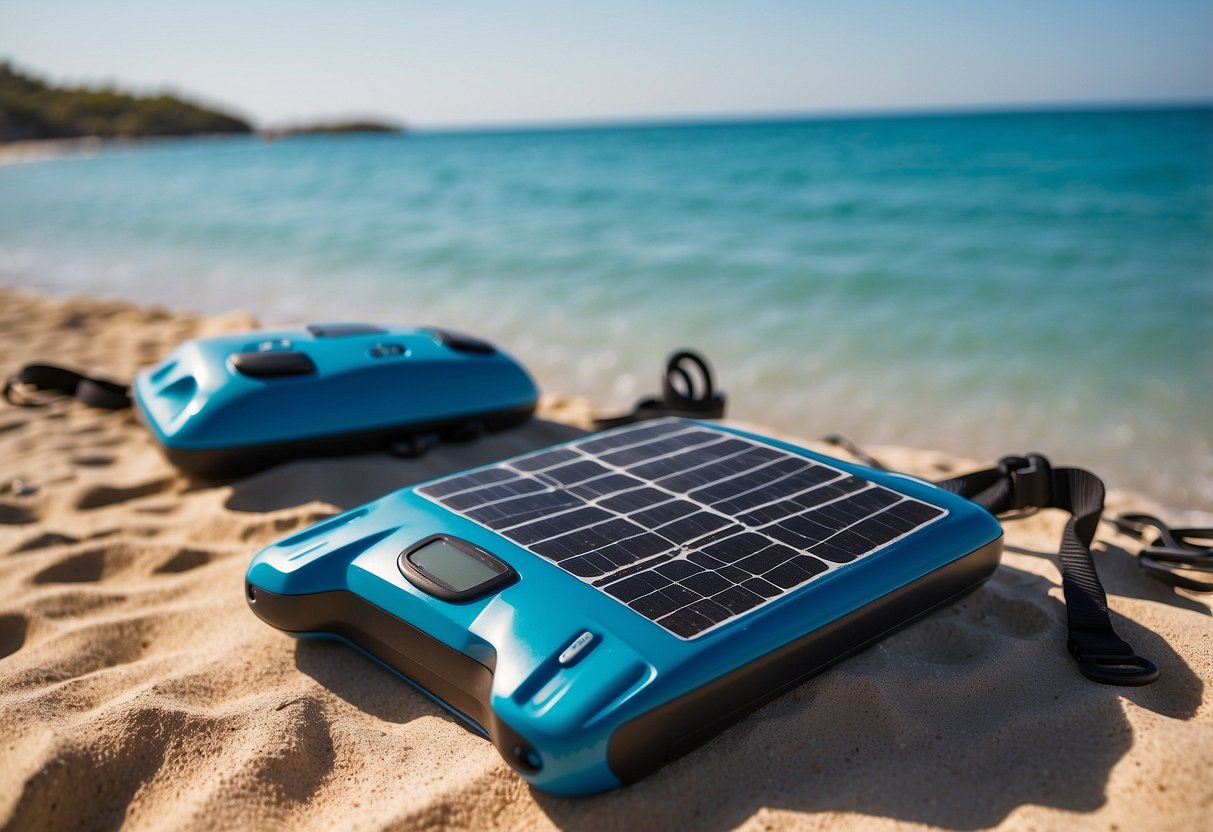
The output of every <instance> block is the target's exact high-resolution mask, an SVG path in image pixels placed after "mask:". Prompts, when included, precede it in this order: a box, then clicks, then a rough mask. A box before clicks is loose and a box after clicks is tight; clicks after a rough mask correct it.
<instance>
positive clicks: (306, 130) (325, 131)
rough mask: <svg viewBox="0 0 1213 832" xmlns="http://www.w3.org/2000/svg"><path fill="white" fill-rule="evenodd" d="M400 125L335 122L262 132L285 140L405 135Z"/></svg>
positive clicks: (371, 122) (372, 122)
mask: <svg viewBox="0 0 1213 832" xmlns="http://www.w3.org/2000/svg"><path fill="white" fill-rule="evenodd" d="M403 132H404V128H403V127H401V126H400V125H399V124H388V123H386V122H381V121H333V122H321V123H320V124H306V125H303V126H299V127H278V128H270V129H267V130H262V131H261V135H263V136H265V137H266V138H267V139H285V138H289V137H291V136H315V135H333V134H340V133H403Z"/></svg>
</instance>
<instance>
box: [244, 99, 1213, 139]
mask: <svg viewBox="0 0 1213 832" xmlns="http://www.w3.org/2000/svg"><path fill="white" fill-rule="evenodd" d="M1183 110H1213V98H1174V99H1145V100H1143V99H1122V100H1108V101H1089V100H1088V101H1057V102H1035V103H1034V102H1022V103H1007V104H999V103H995V104H956V105H922V106H913V105H911V106H907V107H871V108H868V107H856V108H843V109H825V110H769V111H763V112H752V113H747V112H722V113H690V114H685V115H680V114H669V115H635V116H627V115H624V116H589V117H585V118H572V119H567V120H566V119H536V120H534V121H530V120H523V121H486V122H466V123H465V122H435V123H422V124H419V125H415V124H413V123H410V122H409V121H407V120H397V121H396V123H397V124H403V125H404V128H405V133H406V134H410V135H416V134H422V133H424V134H438V133H442V134H448V133H527V132H549V131H550V132H558V131H564V130H568V131H575V130H600V129H637V128H659V127H710V126H716V125H719V126H722V127H723V126H728V125H731V124H738V125H740V124H778V123H795V122H811V121H865V120H871V121H878V120H886V119H887V120H894V119H903V118H904V119H911V118H949V117H963V116H1000V115H1032V114H1038V113H1040V114H1043V113H1100V112H1104V113H1114V112H1149V111H1183ZM380 118H382V117H381V116H376V115H373V114H369V113H366V114H363V115H358V116H354V115H351V116H349V117H348V118H347V117H344V116H338V117H337V119H336V120H338V121H346V120H354V119H358V120H361V119H370V120H379V119H380ZM267 129H273V128H272V127H270V128H258V130H257V132H262V131H263V130H267Z"/></svg>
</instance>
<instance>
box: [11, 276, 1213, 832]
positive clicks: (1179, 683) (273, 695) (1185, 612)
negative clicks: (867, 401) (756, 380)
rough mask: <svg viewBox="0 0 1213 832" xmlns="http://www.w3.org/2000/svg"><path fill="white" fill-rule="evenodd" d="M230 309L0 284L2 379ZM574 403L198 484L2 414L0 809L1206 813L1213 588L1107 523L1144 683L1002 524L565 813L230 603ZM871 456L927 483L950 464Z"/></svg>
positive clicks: (936, 458)
mask: <svg viewBox="0 0 1213 832" xmlns="http://www.w3.org/2000/svg"><path fill="white" fill-rule="evenodd" d="M250 324H251V322H250V321H249V320H248V319H246V318H245V317H243V316H230V317H223V318H212V319H202V318H195V317H190V316H186V315H179V314H175V313H168V312H165V311H163V310H156V309H146V308H139V307H134V306H129V305H125V304H121V303H113V302H103V301H91V300H80V301H76V300H72V301H60V300H49V299H44V298H39V297H37V296H33V295H29V294H24V293H20V292H15V291H11V290H0V370H2V371H3V372H5V373H6V374H7V373H9V372H11V371H12V370H14V369H16V368H17V367H18V366H19V365H20V364H22V363H25V362H27V361H32V360H35V359H45V360H52V361H62V362H72V363H75V364H77V365H79V366H82V367H85V368H93V369H98V370H100V369H105V370H108V371H110V372H112V373H113V374H115V375H117V376H119V377H123V378H128V377H129V376H130V375H132V374H133V372H134V371H135V370H136V369H137V368H138V367H140V366H143V365H146V364H148V363H150V362H152V361H154V360H155V359H157V358H158V357H159V356H160V355H162V354H163V353H164V352H165V351H167V349H168V348H170V347H171V346H173V345H174V344H176V343H177V342H179V341H181V340H182V339H185V338H188V337H192V336H195V335H199V334H205V333H213V332H218V331H223V330H232V329H240V328H246V327H248V326H249V325H250ZM586 415H587V410H586V405H585V404H584V403H582V402H576V401H567V400H566V401H562V400H558V399H555V398H549V399H546V400H545V403H544V408H543V410H542V416H543V418H542V419H540V420H537V421H535V422H534V423H533V424H531V425H530V426H528V427H526V428H524V429H521V430H516V431H513V432H509V433H504V434H500V435H497V436H493V437H490V438H487V439H485V440H482V441H480V442H477V443H474V444H470V445H462V446H452V447H445V448H442V449H441V450H440V451H438V452H435V453H431V454H430V455H428V456H426V457H425V458H424V459H421V460H416V461H406V460H399V459H394V458H390V457H387V456H379V455H376V456H362V457H354V458H348V459H341V460H325V461H308V462H298V463H293V464H289V465H283V466H280V467H278V468H275V469H272V470H270V471H267V472H264V473H262V474H259V475H256V476H253V477H249V478H247V479H243V480H240V481H237V482H234V483H227V484H224V483H211V482H195V481H191V480H189V479H187V478H185V477H183V476H181V475H179V474H178V473H176V472H175V471H174V469H173V468H172V467H170V466H169V465H168V464H167V463H166V462H165V461H164V460H163V459H162V458H161V457H160V456H159V454H158V452H157V450H156V448H155V446H154V444H153V443H152V441H151V440H150V438H149V437H148V435H147V434H146V432H145V431H144V430H143V428H142V427H141V426H140V425H139V424H138V423H137V422H136V421H135V420H134V418H133V417H132V416H131V415H130V414H115V413H105V412H99V411H93V410H89V409H86V408H83V407H78V406H72V405H56V406H53V407H51V408H47V409H43V410H21V409H16V408H11V407H7V406H4V405H0V459H2V460H3V465H2V468H0V724H2V725H3V736H2V739H0V823H3V824H4V825H5V826H6V827H8V828H13V829H41V828H71V829H77V828H111V827H117V826H120V825H123V824H125V825H128V826H130V827H132V828H148V829H190V828H206V829H210V828H225V827H227V828H230V827H241V828H247V827H258V828H267V825H268V826H270V827H272V828H281V827H288V828H304V829H328V828H382V827H390V828H430V827H466V828H475V829H481V828H487V827H493V826H496V827H504V828H519V829H533V828H551V827H574V828H583V827H584V828H604V829H629V830H636V829H649V828H664V829H673V828H705V829H728V828H733V827H742V828H748V829H760V828H761V829H766V828H785V827H789V828H823V829H824V828H830V829H834V830H838V829H850V828H857V827H862V828H885V827H907V826H933V827H944V828H948V829H973V828H980V827H989V826H999V827H1002V828H1011V829H1029V828H1030V829H1041V828H1066V829H1069V828H1081V829H1086V828H1091V829H1110V828H1111V829H1114V828H1120V829H1142V828H1170V829H1177V830H1178V829H1183V830H1191V829H1198V828H1208V822H1209V820H1208V818H1209V813H1210V811H1213V781H1211V780H1210V778H1209V773H1210V772H1211V771H1213V713H1211V710H1210V707H1209V704H1208V696H1207V693H1206V686H1207V685H1208V684H1209V682H1210V681H1213V644H1211V641H1213V639H1211V633H1213V626H1211V623H1210V622H1211V620H1213V619H1211V618H1210V607H1209V603H1210V599H1209V598H1208V597H1207V596H1205V597H1202V596H1199V595H1193V594H1189V593H1186V592H1183V591H1175V590H1172V589H1170V588H1168V587H1166V586H1164V585H1162V584H1160V583H1158V582H1156V581H1153V580H1151V579H1149V578H1147V577H1145V576H1144V575H1143V574H1141V573H1140V572H1139V570H1138V569H1137V566H1136V564H1135V561H1134V558H1133V557H1132V556H1131V554H1130V552H1133V551H1135V549H1136V544H1135V543H1134V541H1132V540H1130V539H1128V538H1124V537H1121V536H1118V535H1117V534H1115V532H1114V531H1113V530H1112V529H1111V527H1110V526H1108V525H1107V524H1104V527H1103V529H1102V532H1103V534H1102V536H1101V541H1102V542H1101V543H1100V544H1099V548H1100V549H1102V551H1100V552H1098V553H1097V556H1098V562H1099V566H1100V570H1101V574H1102V575H1103V576H1104V579H1105V582H1106V584H1107V587H1108V591H1109V595H1110V598H1111V603H1112V607H1113V609H1114V611H1115V613H1116V616H1115V619H1116V625H1117V627H1118V628H1119V629H1120V630H1121V632H1122V633H1123V634H1124V635H1125V636H1126V637H1127V638H1128V639H1129V641H1130V642H1132V643H1133V644H1134V645H1135V646H1137V647H1138V649H1139V650H1140V651H1141V652H1143V653H1144V654H1145V655H1148V656H1150V657H1152V658H1153V659H1155V661H1157V662H1158V664H1159V665H1160V666H1161V668H1162V673H1163V676H1162V679H1161V680H1160V681H1159V682H1158V683H1156V684H1155V685H1153V686H1150V687H1146V688H1139V689H1123V688H1108V687H1102V686H1099V685H1095V684H1092V683H1090V682H1087V681H1086V680H1085V679H1083V678H1082V677H1081V676H1080V675H1079V674H1078V672H1077V671H1076V669H1075V668H1074V666H1073V664H1072V662H1071V660H1070V659H1069V657H1068V656H1066V655H1065V653H1064V650H1063V645H1064V639H1065V635H1064V632H1065V631H1064V609H1063V607H1062V605H1061V602H1060V589H1059V587H1058V573H1057V569H1056V567H1055V565H1054V562H1053V559H1052V557H1051V556H1050V555H1049V554H1048V553H1050V552H1052V551H1054V550H1055V546H1056V540H1057V535H1058V533H1059V530H1060V526H1061V523H1062V522H1063V520H1064V517H1063V516H1062V515H1061V514H1060V513H1056V512H1046V513H1042V514H1040V515H1038V516H1036V517H1033V518H1031V519H1028V520H1022V521H1016V522H1011V523H1008V524H1007V543H1008V546H1009V551H1008V552H1007V555H1006V557H1005V559H1004V563H1003V566H1002V568H1000V569H999V571H998V572H997V574H996V575H995V576H994V578H993V579H992V580H991V581H990V582H989V583H988V584H987V585H986V586H984V587H983V588H982V589H980V590H979V591H977V592H976V593H974V594H973V595H971V596H969V597H968V598H967V599H965V600H964V601H962V602H960V603H958V604H956V605H954V606H952V607H950V608H948V609H946V610H944V611H942V612H940V613H938V614H936V615H934V616H932V617H930V618H929V619H927V620H924V621H923V622H921V623H919V624H916V625H914V626H913V627H911V628H909V629H907V630H905V631H903V632H902V633H900V634H898V635H896V636H894V637H892V638H890V639H888V640H886V641H885V642H883V643H882V644H880V645H879V646H877V647H875V648H873V649H871V650H869V651H867V652H865V653H863V654H861V655H859V656H857V657H855V658H852V659H851V660H849V661H847V662H845V663H843V664H842V665H840V666H839V667H837V668H835V669H834V670H832V671H830V672H828V673H827V674H825V675H823V676H821V677H819V678H818V679H817V680H815V681H813V682H810V683H809V684H807V685H804V686H802V687H801V688H799V689H797V690H796V691H794V692H792V693H791V694H789V695H787V696H784V697H783V698H782V699H780V700H778V701H776V702H775V703H773V704H772V705H770V706H768V707H766V708H765V709H763V710H762V711H760V712H759V713H757V714H755V715H754V716H752V717H750V718H748V719H746V720H745V721H744V722H743V723H741V724H740V725H738V726H737V727H735V728H733V729H731V730H730V731H728V732H727V733H725V734H724V735H722V736H721V737H719V738H718V739H716V740H715V741H713V742H711V743H709V744H708V745H707V746H705V747H703V748H701V749H699V750H698V751H696V752H694V753H692V754H691V755H690V756H688V757H686V758H684V759H683V760H681V761H679V762H677V763H675V764H673V765H671V766H669V767H667V768H666V769H665V770H663V771H661V772H659V773H658V774H657V775H655V776H653V777H651V778H649V779H648V780H645V781H643V782H641V783H639V784H637V785H635V786H632V787H629V788H627V789H624V790H621V791H618V792H615V793H613V794H608V795H604V796H600V797H596V798H590V799H583V800H567V799H557V798H552V797H548V796H545V795H543V794H540V793H537V792H534V791H532V790H530V789H529V788H528V787H527V786H526V785H525V784H524V783H523V782H522V781H521V780H520V779H518V778H517V777H516V776H515V775H514V774H513V773H512V772H511V770H510V769H509V768H508V767H507V766H506V765H505V764H504V763H503V762H502V761H501V759H500V758H499V757H498V755H497V752H496V751H495V750H494V749H493V748H492V746H490V745H489V743H488V742H486V741H485V740H483V739H480V738H479V737H477V736H475V735H473V734H471V733H469V732H468V731H467V730H466V729H464V728H463V727H462V726H461V724H460V723H458V722H456V721H455V720H454V719H452V718H451V717H449V716H447V715H446V713H445V712H443V711H442V710H441V709H439V708H438V707H437V706H435V705H434V704H432V703H431V702H430V701H429V700H428V699H426V698H424V697H423V696H421V695H420V694H418V693H416V692H415V691H414V690H412V689H411V688H410V687H408V686H407V685H405V684H404V683H403V682H401V681H400V680H399V679H397V678H396V677H394V676H392V675H391V674H390V673H388V672H387V671H385V670H383V669H381V668H380V667H378V666H376V665H374V664H372V663H371V662H369V661H367V660H366V659H364V658H363V657H361V656H360V655H358V654H356V653H355V652H354V651H352V650H350V649H348V648H344V647H342V646H340V645H336V644H325V643H313V642H308V643H302V642H297V641H295V640H293V639H291V638H289V637H287V636H285V635H283V634H281V633H279V632H277V631H275V630H273V629H271V628H269V627H267V626H266V625H264V624H262V623H261V622H260V621H258V620H257V619H256V618H255V617H254V616H253V615H252V614H251V613H250V612H249V611H248V610H247V609H246V607H245V602H244V598H243V589H242V578H243V573H244V570H245V567H246V566H247V564H248V561H249V558H250V557H251V556H252V555H253V553H254V552H256V551H257V549H258V548H259V547H261V546H262V545H264V544H266V543H269V542H271V541H273V540H275V539H277V538H278V537H281V536H282V535H284V534H286V533H288V532H290V531H292V530H295V529H299V528H301V527H302V526H304V525H306V524H308V523H311V522H313V521H315V520H317V519H319V518H323V517H325V516H327V515H330V514H332V513H334V512H335V511H337V510H338V509H343V508H348V507H351V506H354V505H357V504H359V503H361V502H364V501H366V500H368V499H371V498H373V497H376V496H379V495H381V494H382V493H384V492H386V491H389V490H391V489H394V488H398V487H401V486H404V485H406V484H409V483H413V482H416V481H419V480H422V479H425V478H428V477H431V476H434V475H438V474H442V473H446V472H449V471H454V470H457V469H460V468H463V467H467V466H469V465H474V464H480V463H484V462H487V461H491V460H494V459H499V458H502V457H505V456H508V455H512V454H515V453H518V452H521V451H524V450H529V449H532V448H536V447H540V446H542V445H545V444H549V443H551V442H554V441H559V440H561V439H564V438H567V437H570V436H573V435H575V434H576V433H577V429H576V427H573V426H570V423H571V424H572V425H576V424H577V423H579V422H580V423H584V420H585V418H586ZM840 427H845V426H840ZM879 451H880V452H881V453H882V454H883V455H884V458H885V459H886V460H888V461H889V462H891V463H892V464H894V465H895V466H897V467H901V468H902V469H904V470H909V471H911V472H915V473H921V474H926V475H939V474H940V473H942V472H944V471H948V470H953V469H955V470H959V468H958V467H957V466H960V467H967V465H969V464H971V463H965V462H964V461H958V460H954V459H951V458H949V457H947V456H944V455H942V454H936V453H931V452H916V451H905V450H897V449H879ZM14 480H20V481H21V483H20V484H17V485H16V487H14V484H13V481H14ZM27 490H29V493H19V492H24V491H27ZM1137 506H1141V507H1146V508H1150V506H1149V505H1148V504H1147V503H1144V502H1143V501H1141V500H1140V499H1137V498H1134V497H1133V496H1132V495H1126V494H1114V497H1113V506H1112V508H1113V510H1119V509H1124V508H1128V507H1137Z"/></svg>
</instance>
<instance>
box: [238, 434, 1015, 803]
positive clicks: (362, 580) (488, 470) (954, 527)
mask: <svg viewBox="0 0 1213 832" xmlns="http://www.w3.org/2000/svg"><path fill="white" fill-rule="evenodd" d="M1001 551H1002V532H1001V529H1000V527H999V525H998V522H997V521H996V520H995V519H994V518H993V517H992V516H991V515H990V514H989V513H987V512H986V511H985V510H983V509H982V508H980V507H979V506H977V505H975V504H974V503H972V502H969V501H968V500H966V499H964V498H961V497H958V496H956V495H954V494H951V493H948V492H946V491H943V490H941V489H939V488H936V487H934V486H932V485H930V484H927V483H925V482H922V481H919V480H916V479H913V478H910V477H906V476H903V475H898V474H890V473H887V472H882V471H876V470H872V469H867V468H864V467H862V466H858V465H853V464H850V463H846V462H842V461H839V460H835V459H832V458H829V457H826V456H823V455H820V454H816V453H813V452H810V451H807V450H804V449H801V448H798V447H795V446H793V445H790V444H787V443H784V442H780V441H777V440H774V439H770V438H766V437H762V436H756V435H752V434H748V433H744V432H742V431H738V430H733V429H730V428H725V427H719V426H715V425H708V424H705V423H700V422H695V421H688V420H683V419H662V420H657V421H648V422H642V423H640V424H637V425H632V426H628V427H623V428H619V429H615V430H610V431H607V432H604V433H598V434H592V435H589V436H586V437H583V438H580V439H577V440H574V441H572V442H570V443H567V444H564V445H558V446H555V447H552V448H548V449H544V450H541V451H537V452H534V453H530V454H526V455H524V456H520V457H516V458H514V459H510V460H507V461H505V462H501V463H497V464H493V465H489V466H486V467H483V468H478V469H475V470H472V471H469V472H464V473H459V474H455V475H452V476H448V477H445V478H442V479H438V480H433V481H430V482H427V483H423V484H420V485H416V486H412V487H409V488H404V489H402V490H399V491H396V492H394V493H392V494H389V495H387V496H385V497H383V498H381V499H379V500H376V501H374V502H371V503H368V504H366V505H364V506H362V507H360V508H356V509H354V510H352V511H348V512H346V513H344V514H341V515H338V516H336V517H333V518H330V519H328V520H326V521H324V522H322V523H320V524H318V525H315V526H312V527H311V528H308V529H306V530H304V531H301V532H299V533H297V534H294V535H292V536H290V537H288V538H286V539H284V540H282V541H279V542H278V543H275V544H274V545H272V546H269V547H267V548H265V549H263V550H262V551H261V552H260V553H258V554H257V556H256V557H255V559H254V560H253V562H252V564H251V566H250V567H249V570H248V575H247V585H246V590H247V595H248V603H249V605H250V607H251V608H252V610H253V611H254V612H255V613H256V614H257V615H258V616H260V617H261V618H262V619H264V620H265V621H267V622H268V623H270V624H272V625H274V626H276V627H278V628H281V629H283V630H286V631H287V632H289V633H292V634H295V635H298V636H304V637H325V638H337V639H341V640H344V641H346V642H348V643H350V644H352V645H354V646H355V647H357V648H359V649H360V650H362V651H363V652H365V653H366V654H368V655H370V656H371V657H372V658H374V659H376V660H377V661H379V662H381V663H382V664H384V665H386V666H387V667H389V668H391V669H393V670H395V671H397V672H398V673H399V674H401V675H402V676H403V677H404V678H405V679H407V680H408V681H410V682H411V683H413V684H414V685H415V686H416V687H418V688H420V689H421V690H422V691H423V692H425V693H427V694H428V695H429V696H431V697H432V698H433V699H435V700H436V701H437V702H438V703H439V704H441V705H443V706H444V707H446V708H447V709H449V710H450V711H451V712H452V713H454V714H455V715H456V716H458V717H460V718H462V719H463V720H464V721H465V722H467V723H468V724H469V725H470V726H471V727H472V728H474V729H476V730H478V731H480V732H482V733H484V734H485V735H486V736H487V737H488V738H489V739H491V740H492V742H493V743H494V745H495V746H496V747H497V749H498V750H499V751H500V752H501V754H502V756H503V757H504V758H505V760H506V761H507V762H508V763H509V764H510V765H511V766H513V767H514V769H516V770H517V771H518V772H519V773H520V774H521V775H522V776H523V777H524V778H526V780H527V781H529V782H530V783H532V784H533V785H534V786H536V787H538V788H540V789H543V790H545V791H548V792H552V793H555V794H561V795H584V794H592V793H595V792H601V791H605V790H608V789H612V788H615V787H617V786H620V785H622V784H626V783H629V782H633V781H635V780H637V779H639V778H641V777H644V776H645V775H646V774H648V773H650V772H652V771H654V770H655V769H657V768H659V767H660V766H661V765H663V764H664V763H666V762H668V761H670V760H673V759H674V758H677V757H679V756H681V755H682V754H684V753H686V752H687V751H689V750H691V749H693V748H695V747H696V746H698V745H699V744H701V743H703V742H705V741H707V740H708V739H710V738H711V737H713V736H714V735H716V734H717V733H719V732H720V731H722V730H723V729H724V728H726V727H728V726H729V725H730V724H732V723H734V722H736V721H737V720H738V719H740V718H741V717H742V716H744V715H745V714H747V713H749V712H750V711H753V710H754V709H756V708H757V707H759V706H761V705H762V704H764V703H766V702H768V701H770V700H771V699H773V698H775V697H776V696H778V695H779V694H781V693H783V692H785V691H787V690H789V689H790V688H792V687H794V686H795V685H797V684H799V683H801V682H802V681H804V680H805V679H806V678H808V677H810V676H812V675H813V674H815V673H817V672H819V671H821V670H823V669H825V668H826V667H827V666H829V665H830V664H831V663H833V662H836V661H838V660H839V659H841V658H843V657H845V656H847V655H849V654H851V653H853V652H856V651H858V650H861V649H863V648H864V647H865V646H867V645H870V644H871V643H872V642H874V641H876V640H878V639H880V638H881V637H883V636H885V635H887V634H889V633H890V632H892V631H893V630H896V629H897V628H899V627H901V626H903V625H905V624H907V623H908V622H910V621H912V620H914V619H916V618H918V617H920V616H922V615H924V614H926V613H928V612H930V611H931V610H933V609H935V608H937V607H939V606H940V605H943V604H946V603H948V602H949V601H952V600H954V599H956V598H957V597H958V596H960V595H963V594H964V593H966V592H968V591H970V590H972V589H973V588H975V587H976V586H978V585H979V584H980V583H981V582H982V581H984V580H985V579H986V578H987V577H989V576H990V574H991V573H992V572H993V571H994V569H995V568H996V567H997V565H998V562H999V558H1000V555H1001Z"/></svg>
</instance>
